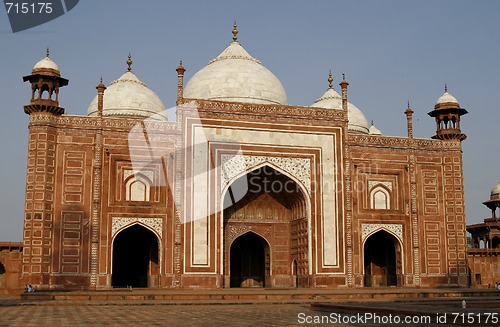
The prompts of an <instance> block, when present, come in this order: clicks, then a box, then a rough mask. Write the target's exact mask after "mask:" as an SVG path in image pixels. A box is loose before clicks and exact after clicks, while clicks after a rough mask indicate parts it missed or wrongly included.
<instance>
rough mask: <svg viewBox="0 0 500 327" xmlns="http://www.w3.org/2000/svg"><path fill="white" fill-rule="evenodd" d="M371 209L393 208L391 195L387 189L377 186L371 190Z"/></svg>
mask: <svg viewBox="0 0 500 327" xmlns="http://www.w3.org/2000/svg"><path fill="white" fill-rule="evenodd" d="M370 208H371V209H382V210H384V209H390V208H391V194H390V193H389V191H388V190H387V189H386V188H385V187H383V186H381V185H377V186H375V187H374V188H373V189H372V190H371V192H370Z"/></svg>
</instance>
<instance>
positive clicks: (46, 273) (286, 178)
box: [0, 40, 468, 289]
mask: <svg viewBox="0 0 500 327" xmlns="http://www.w3.org/2000/svg"><path fill="white" fill-rule="evenodd" d="M235 42H236V40H235ZM129 60H130V58H129ZM130 64H131V61H130V62H129V72H130ZM37 65H38V64H37ZM51 65H52V64H50V65H46V67H43V68H37V66H35V69H34V70H33V74H32V75H30V76H27V77H25V80H26V81H29V82H30V83H31V85H32V90H33V92H32V99H31V101H30V104H29V105H27V106H25V112H26V113H28V114H30V123H29V144H28V165H27V182H26V206H25V217H24V240H23V253H22V269H21V274H20V279H21V285H24V284H33V285H35V287H36V288H39V289H110V288H112V287H124V286H128V285H131V286H134V287H150V288H227V287H332V288H354V287H376V286H401V287H439V286H466V285H467V284H468V270H467V262H466V254H467V248H466V236H465V215H464V199H463V178H462V148H461V141H462V140H463V139H465V135H464V134H462V133H461V131H460V124H459V122H460V116H461V115H463V114H464V113H466V111H465V110H464V109H462V108H460V106H459V105H458V103H456V101H451V102H446V101H444V102H443V101H441V102H440V103H439V104H438V105H436V108H435V109H434V110H433V111H432V112H431V113H429V114H430V115H431V116H432V117H435V118H436V122H437V133H436V136H434V137H433V138H434V139H419V138H414V137H413V129H412V113H413V111H412V110H411V109H410V108H408V109H407V110H406V115H407V123H408V137H389V136H382V135H371V134H363V133H359V132H356V131H353V130H351V129H350V128H349V125H348V123H349V117H348V110H347V106H348V104H347V85H348V84H347V82H346V81H345V80H343V81H342V83H341V89H342V108H341V109H325V108H317V107H299V106H290V105H280V104H255V103H241V102H236V101H216V100H207V99H198V98H196V99H188V98H184V96H183V95H184V94H183V76H184V71H185V70H184V68H183V67H182V66H180V67H179V68H178V69H177V72H178V80H179V86H178V99H177V119H176V121H161V120H157V119H144V118H134V117H131V116H130V115H128V116H127V115H119V114H117V115H112V116H107V115H106V113H103V98H105V95H106V91H105V90H106V87H105V86H104V85H103V84H102V83H101V84H99V85H98V87H97V89H98V96H97V108H98V110H97V114H96V115H95V116H71V115H62V114H63V113H64V111H65V110H64V109H63V108H61V107H60V106H59V101H58V98H57V97H56V96H57V95H58V94H59V89H60V87H62V86H65V85H67V84H68V81H67V80H66V79H63V78H61V77H60V74H59V71H58V70H57V69H56V68H55V67H57V66H54V65H55V64H54V65H52V66H51ZM130 73H131V72H130ZM124 76H125V75H124ZM127 76H131V75H130V74H129V75H127ZM331 87H332V86H331V81H330V88H331ZM445 94H448V93H447V92H446V93H445ZM453 99H454V98H453ZM0 261H2V260H1V257H0ZM2 262H3V261H2Z"/></svg>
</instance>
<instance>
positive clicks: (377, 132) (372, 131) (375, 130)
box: [370, 120, 382, 135]
mask: <svg viewBox="0 0 500 327" xmlns="http://www.w3.org/2000/svg"><path fill="white" fill-rule="evenodd" d="M370 135H382V132H381V131H380V130H379V129H378V128H377V127H375V125H374V124H373V120H372V126H370Z"/></svg>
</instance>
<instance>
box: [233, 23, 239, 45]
mask: <svg viewBox="0 0 500 327" xmlns="http://www.w3.org/2000/svg"><path fill="white" fill-rule="evenodd" d="M237 26H238V25H236V20H235V21H234V25H233V42H237V41H238V36H237V35H238V29H237V28H236V27H237Z"/></svg>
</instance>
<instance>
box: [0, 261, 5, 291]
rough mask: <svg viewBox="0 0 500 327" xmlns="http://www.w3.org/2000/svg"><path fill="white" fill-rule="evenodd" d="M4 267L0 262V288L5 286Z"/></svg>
mask: <svg viewBox="0 0 500 327" xmlns="http://www.w3.org/2000/svg"><path fill="white" fill-rule="evenodd" d="M5 286H6V285H5V267H4V265H3V264H2V263H1V262H0V289H2V288H5Z"/></svg>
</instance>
